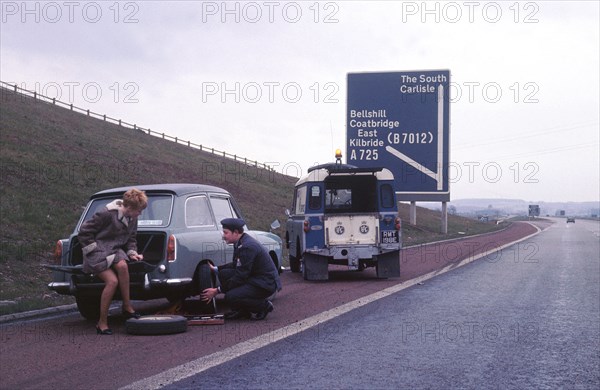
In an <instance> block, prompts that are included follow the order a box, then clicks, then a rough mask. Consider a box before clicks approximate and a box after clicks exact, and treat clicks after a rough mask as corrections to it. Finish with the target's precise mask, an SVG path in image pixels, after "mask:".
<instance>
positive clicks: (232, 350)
mask: <svg viewBox="0 0 600 390" xmlns="http://www.w3.org/2000/svg"><path fill="white" fill-rule="evenodd" d="M532 226H534V227H535V228H536V229H537V231H536V232H535V233H533V234H531V235H529V236H527V237H524V238H522V239H520V240H518V241H514V242H511V243H508V244H506V245H503V246H501V247H498V248H495V249H494V250H490V251H488V252H484V253H481V254H479V255H476V256H473V257H471V258H466V259H464V260H462V261H461V262H460V263H458V265H455V264H450V265H448V266H446V267H444V268H442V269H440V270H436V271H432V272H430V273H428V274H425V275H422V276H419V277H417V278H414V279H411V280H408V281H406V282H403V283H399V284H397V285H394V286H391V287H388V288H386V289H384V290H381V291H378V292H376V293H373V294H370V295H367V296H365V297H362V298H358V299H356V300H354V301H352V302H348V303H346V304H344V305H341V306H338V307H335V308H333V309H330V310H327V311H325V312H323V313H320V314H316V315H314V316H312V317H309V318H306V319H304V320H302V321H300V322H298V323H295V324H290V325H287V326H285V327H283V328H280V329H276V330H274V331H272V332H269V333H265V334H263V335H260V336H257V337H254V338H253V339H250V340H246V341H244V342H241V343H239V344H236V345H233V346H231V347H228V348H225V349H224V350H223V351H219V352H215V353H213V354H210V355H207V356H202V357H199V358H198V359H196V360H192V361H191V362H188V363H185V364H182V365H180V366H177V367H173V368H171V369H168V370H166V371H163V372H161V373H159V374H156V375H153V376H151V377H148V378H145V379H142V380H139V381H137V382H133V383H131V384H129V385H127V386H125V387H122V388H121V389H123V390H124V389H141V390H149V389H160V388H161V387H164V386H168V385H172V384H174V383H176V382H178V381H180V380H183V379H186V378H189V377H191V376H193V375H197V374H199V373H202V372H204V371H206V370H208V369H210V368H213V367H216V366H218V365H220V364H223V363H227V362H229V361H231V360H233V359H236V358H238V357H240V356H243V355H245V354H247V353H250V352H253V351H256V350H258V349H260V348H262V347H265V346H267V345H269V344H271V343H275V342H277V341H280V340H283V339H285V338H287V337H290V336H294V335H296V334H298V333H301V332H303V331H305V330H308V329H310V328H312V327H315V326H318V325H320V324H323V323H324V322H327V321H329V320H331V319H333V318H335V317H338V316H341V315H342V314H345V313H348V312H350V311H352V310H354V309H357V308H359V307H361V306H364V305H368V304H369V303H372V302H375V301H377V300H379V299H381V298H385V297H388V296H390V295H392V294H395V293H397V292H399V291H402V290H404V289H407V288H409V287H412V286H414V285H417V284H419V283H422V282H424V281H426V280H428V279H431V278H433V277H435V276H438V275H441V274H444V273H446V272H448V271H449V270H450V269H455V268H458V267H461V266H463V265H465V264H468V263H471V262H473V261H475V260H478V259H480V258H482V257H485V256H488V255H490V254H492V253H495V252H498V251H501V250H503V249H504V248H507V247H509V246H511V245H514V244H517V243H519V242H522V241H525V240H527V239H529V238H530V237H533V236H535V235H537V234H538V233H540V232H541V229H539V228H538V227H537V226H535V225H532Z"/></svg>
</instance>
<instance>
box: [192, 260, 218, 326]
mask: <svg viewBox="0 0 600 390" xmlns="http://www.w3.org/2000/svg"><path fill="white" fill-rule="evenodd" d="M196 276H197V280H198V291H199V294H202V291H204V290H206V289H207V288H215V287H216V283H215V279H214V276H213V273H212V270H211V269H210V265H209V264H208V263H203V264H200V266H199V267H198V270H197V271H196ZM200 312H201V313H203V314H215V313H216V312H217V302H216V300H215V298H213V299H212V300H211V301H210V302H209V303H205V302H201V304H200Z"/></svg>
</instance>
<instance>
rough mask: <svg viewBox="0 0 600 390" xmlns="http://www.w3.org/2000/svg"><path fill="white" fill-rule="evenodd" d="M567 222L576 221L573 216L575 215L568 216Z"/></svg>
mask: <svg viewBox="0 0 600 390" xmlns="http://www.w3.org/2000/svg"><path fill="white" fill-rule="evenodd" d="M567 223H575V218H573V217H569V218H567Z"/></svg>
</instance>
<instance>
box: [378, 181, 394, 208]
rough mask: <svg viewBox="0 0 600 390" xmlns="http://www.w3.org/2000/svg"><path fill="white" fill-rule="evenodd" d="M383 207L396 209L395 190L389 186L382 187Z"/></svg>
mask: <svg viewBox="0 0 600 390" xmlns="http://www.w3.org/2000/svg"><path fill="white" fill-rule="evenodd" d="M381 207H385V208H392V207H394V189H393V188H392V186H391V185H389V184H383V185H382V186H381Z"/></svg>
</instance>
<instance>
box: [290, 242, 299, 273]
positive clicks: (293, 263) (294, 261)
mask: <svg viewBox="0 0 600 390" xmlns="http://www.w3.org/2000/svg"><path fill="white" fill-rule="evenodd" d="M289 257H290V271H292V272H300V243H296V256H292V255H291V254H290V256H289Z"/></svg>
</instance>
